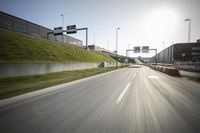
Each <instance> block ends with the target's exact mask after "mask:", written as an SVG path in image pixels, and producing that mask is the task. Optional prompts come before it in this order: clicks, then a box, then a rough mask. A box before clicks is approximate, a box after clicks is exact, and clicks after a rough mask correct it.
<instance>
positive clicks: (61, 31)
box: [53, 27, 63, 35]
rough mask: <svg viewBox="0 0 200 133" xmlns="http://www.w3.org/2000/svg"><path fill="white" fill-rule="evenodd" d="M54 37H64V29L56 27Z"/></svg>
mask: <svg viewBox="0 0 200 133" xmlns="http://www.w3.org/2000/svg"><path fill="white" fill-rule="evenodd" d="M53 34H54V35H62V34H63V28H62V27H56V28H54V30H53Z"/></svg>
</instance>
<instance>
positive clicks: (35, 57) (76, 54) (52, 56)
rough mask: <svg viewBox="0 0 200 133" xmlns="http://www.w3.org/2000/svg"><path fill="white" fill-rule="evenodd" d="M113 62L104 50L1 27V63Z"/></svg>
mask: <svg viewBox="0 0 200 133" xmlns="http://www.w3.org/2000/svg"><path fill="white" fill-rule="evenodd" d="M102 61H107V62H113V61H114V60H113V59H112V58H111V57H109V56H108V55H106V54H104V53H102V52H95V51H87V50H84V49H82V48H79V47H77V46H72V45H62V44H60V43H56V42H54V41H48V40H45V39H40V38H36V37H32V36H28V35H24V34H20V33H16V32H12V31H8V30H4V29H0V63H72V62H102Z"/></svg>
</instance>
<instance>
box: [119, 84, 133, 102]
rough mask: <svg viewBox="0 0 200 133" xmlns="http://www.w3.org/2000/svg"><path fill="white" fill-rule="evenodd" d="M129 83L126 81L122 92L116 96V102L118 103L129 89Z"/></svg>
mask: <svg viewBox="0 0 200 133" xmlns="http://www.w3.org/2000/svg"><path fill="white" fill-rule="evenodd" d="M130 85H131V84H130V83H128V84H127V85H126V87H125V88H124V90H123V91H122V93H121V94H120V95H119V97H118V98H117V101H116V104H118V103H120V101H121V100H122V98H123V96H124V95H125V93H126V92H127V90H128V89H129V87H130Z"/></svg>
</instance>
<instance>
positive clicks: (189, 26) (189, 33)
mask: <svg viewBox="0 0 200 133" xmlns="http://www.w3.org/2000/svg"><path fill="white" fill-rule="evenodd" d="M185 21H188V43H189V42H190V35H191V24H192V19H191V18H187V19H185Z"/></svg>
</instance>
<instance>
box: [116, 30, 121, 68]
mask: <svg viewBox="0 0 200 133" xmlns="http://www.w3.org/2000/svg"><path fill="white" fill-rule="evenodd" d="M118 30H120V28H116V68H117V62H118V57H117V51H118Z"/></svg>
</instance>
